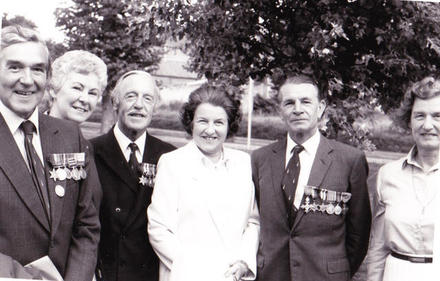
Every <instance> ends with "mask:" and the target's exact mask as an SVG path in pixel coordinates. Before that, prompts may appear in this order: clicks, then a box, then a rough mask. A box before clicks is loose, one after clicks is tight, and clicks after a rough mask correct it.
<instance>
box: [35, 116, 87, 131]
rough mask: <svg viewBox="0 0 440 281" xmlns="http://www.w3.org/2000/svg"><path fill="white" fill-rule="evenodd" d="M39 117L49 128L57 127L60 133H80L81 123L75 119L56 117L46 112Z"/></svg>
mask: <svg viewBox="0 0 440 281" xmlns="http://www.w3.org/2000/svg"><path fill="white" fill-rule="evenodd" d="M39 119H40V122H41V123H42V124H44V125H45V126H47V127H49V128H56V129H57V130H58V131H59V133H62V134H69V135H75V134H76V135H78V134H79V125H78V124H77V123H75V122H73V121H70V120H64V119H59V118H55V117H52V116H48V115H46V114H40V115H39Z"/></svg>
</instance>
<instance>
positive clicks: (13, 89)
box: [0, 26, 100, 281]
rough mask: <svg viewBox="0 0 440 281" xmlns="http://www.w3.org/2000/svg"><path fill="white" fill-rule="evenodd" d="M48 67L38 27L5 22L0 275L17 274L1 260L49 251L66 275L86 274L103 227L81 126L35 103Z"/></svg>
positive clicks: (0, 62) (25, 259) (0, 90)
mask: <svg viewBox="0 0 440 281" xmlns="http://www.w3.org/2000/svg"><path fill="white" fill-rule="evenodd" d="M48 74H49V53H48V49H47V47H46V45H45V42H44V40H42V39H41V37H40V35H39V34H38V33H37V32H35V31H34V30H31V29H27V28H23V27H20V26H8V27H5V28H4V29H3V30H2V35H1V50H0V135H1V136H2V137H1V140H0V142H1V144H0V252H1V253H2V258H1V259H0V268H2V270H1V271H0V272H6V273H5V274H4V275H3V276H0V277H22V276H14V273H13V270H15V269H11V270H10V271H9V273H7V271H8V270H5V267H8V266H9V265H11V264H12V265H13V266H14V267H17V266H19V265H20V266H23V265H26V264H29V263H32V262H34V261H35V260H38V259H40V258H42V257H45V258H46V260H47V257H48V258H50V260H51V261H52V263H53V264H54V265H55V267H56V269H57V271H58V272H59V273H60V275H61V276H62V278H64V280H72V281H73V280H75V281H77V280H91V279H92V276H93V272H94V269H95V264H96V256H97V246H98V241H99V230H100V227H99V219H98V213H97V210H96V209H95V207H94V205H93V204H92V190H96V189H99V181H98V175H97V173H96V167H95V164H94V159H93V155H89V147H88V146H87V143H86V141H85V139H84V138H83V137H82V135H81V133H80V131H79V128H78V126H77V125H75V124H73V123H71V122H66V121H63V120H59V119H55V118H52V117H49V116H46V115H42V114H39V113H38V110H36V107H37V105H38V103H39V102H40V100H41V98H42V97H43V91H44V89H45V86H46V81H47V78H48ZM46 256H47V257H46ZM8 257H9V258H11V259H12V262H11V260H10V259H9V261H8ZM2 262H5V263H6V264H3V263H2ZM18 264H19V265H18ZM19 271H22V270H17V271H15V272H19ZM24 277H26V276H24Z"/></svg>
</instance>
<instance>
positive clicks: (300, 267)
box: [252, 136, 371, 281]
mask: <svg viewBox="0 0 440 281" xmlns="http://www.w3.org/2000/svg"><path fill="white" fill-rule="evenodd" d="M286 145H287V140H286V138H284V139H283V140H280V141H278V142H276V143H273V144H270V145H268V146H266V147H263V148H261V149H258V150H256V151H255V152H254V153H253V154H252V170H253V180H254V184H255V187H256V195H257V200H258V204H259V210H260V225H261V230H260V231H261V232H260V248H259V253H258V257H257V258H258V269H257V276H258V280H261V281H280V280H283V281H288V280H291V281H317V280H319V281H324V280H338V281H347V280H349V279H350V277H351V276H352V275H353V274H354V273H355V272H356V271H357V269H358V268H359V266H360V264H361V263H362V260H363V259H364V257H365V255H366V252H367V248H368V238H369V232H370V221H371V212H370V205H369V199H368V191H367V184H366V180H367V175H368V165H367V162H366V159H365V155H364V153H363V152H361V151H359V150H357V149H355V148H353V147H351V146H348V145H345V144H342V143H339V142H336V141H332V140H328V139H326V138H324V137H323V136H321V139H320V143H319V147H318V150H317V153H316V156H315V159H314V162H313V165H312V170H311V173H310V177H309V180H308V184H309V185H312V186H316V187H320V188H326V189H329V190H336V191H346V192H350V193H351V194H352V198H351V200H350V201H349V211H348V212H347V213H346V214H345V215H344V216H336V215H328V214H323V213H321V212H309V213H305V212H304V211H303V209H300V210H299V211H298V214H297V216H296V218H295V222H294V224H293V227H292V229H290V228H289V226H288V220H287V208H286V205H285V201H284V198H283V192H282V189H281V180H282V177H283V172H284V169H285V168H284V167H285V155H286V154H285V153H286ZM303 200H304V197H303Z"/></svg>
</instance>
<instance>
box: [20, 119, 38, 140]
mask: <svg viewBox="0 0 440 281" xmlns="http://www.w3.org/2000/svg"><path fill="white" fill-rule="evenodd" d="M21 129H22V130H23V132H24V134H25V135H31V136H32V134H33V133H34V132H35V131H36V130H35V125H34V123H32V122H31V121H29V120H25V121H23V123H21Z"/></svg>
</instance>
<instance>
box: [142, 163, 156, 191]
mask: <svg viewBox="0 0 440 281" xmlns="http://www.w3.org/2000/svg"><path fill="white" fill-rule="evenodd" d="M140 170H141V172H142V174H141V176H140V177H139V183H140V184H141V185H143V186H149V187H151V188H153V186H154V178H155V177H156V164H151V163H141V164H140Z"/></svg>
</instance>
